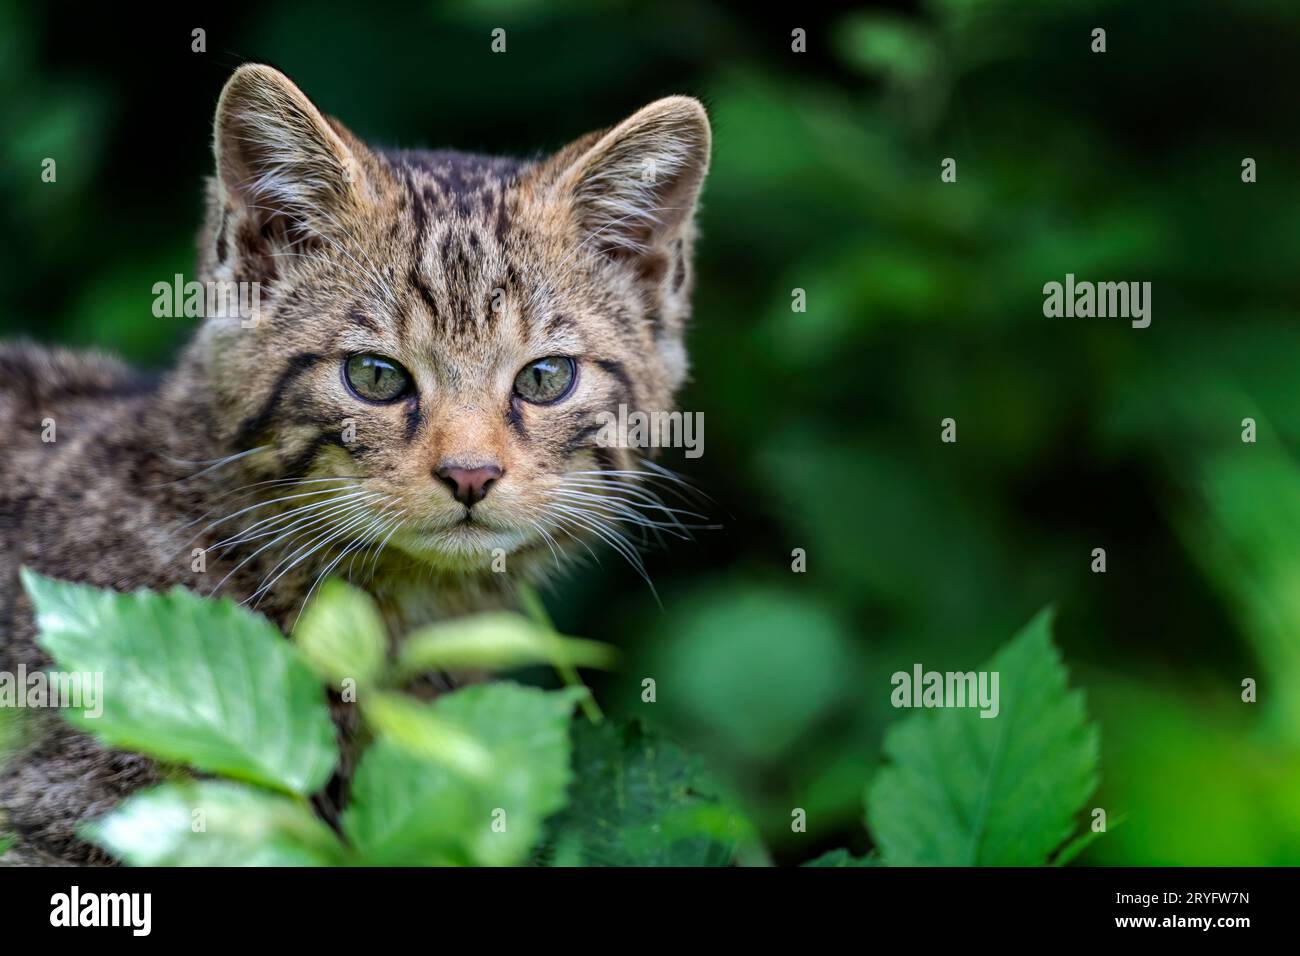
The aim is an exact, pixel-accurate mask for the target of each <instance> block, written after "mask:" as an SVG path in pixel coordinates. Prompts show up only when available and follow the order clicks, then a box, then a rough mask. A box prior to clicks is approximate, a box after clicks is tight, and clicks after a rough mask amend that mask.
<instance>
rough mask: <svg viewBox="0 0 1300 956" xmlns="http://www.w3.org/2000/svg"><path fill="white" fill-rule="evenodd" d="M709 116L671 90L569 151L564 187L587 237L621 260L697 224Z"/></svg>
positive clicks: (652, 251)
mask: <svg viewBox="0 0 1300 956" xmlns="http://www.w3.org/2000/svg"><path fill="white" fill-rule="evenodd" d="M712 138H713V137H712V132H711V131H710V128H709V117H708V114H707V113H705V111H704V107H703V106H702V105H701V104H700V101H699V100H696V99H693V98H691V97H689V96H669V97H665V98H664V99H661V100H656V101H655V102H653V103H651V104H650V105H649V106H646V107H643V108H642V109H640V110H638V111H637V112H636V113H633V114H632V115H631V116H630V117H628V118H627V119H625V120H624V121H623V122H621V123H619V124H618V125H617V126H615V127H614V128H612V129H610V130H609V131H608V132H606V133H604V134H597V135H596V136H594V137H587V138H586V139H583V140H579V141H578V142H577V143H574V144H572V145H571V146H570V147H569V148H568V149H566V150H564V151H562V152H561V153H560V154H559V155H558V156H557V160H560V161H561V162H563V163H565V166H564V168H563V171H562V172H561V173H560V174H559V177H558V179H557V180H556V191H557V195H558V197H559V198H561V200H562V201H564V202H567V203H568V204H569V205H570V208H571V210H572V215H573V218H574V220H576V223H577V225H578V227H579V229H580V230H581V233H582V238H583V241H588V240H589V241H590V245H591V246H592V247H595V248H596V249H597V250H598V251H601V252H604V253H606V254H609V255H611V256H614V257H618V258H629V257H630V258H639V257H646V256H653V255H657V254H658V253H660V252H662V250H664V249H665V248H666V247H667V246H668V244H669V243H671V242H672V241H673V240H674V239H676V238H678V237H680V235H681V233H682V230H683V227H684V226H686V225H687V224H689V223H690V221H691V219H692V216H693V214H694V212H695V205H696V202H697V201H698V199H699V195H700V187H701V186H702V185H703V183H704V176H705V173H707V172H708V168H709V151H710V148H711V144H712Z"/></svg>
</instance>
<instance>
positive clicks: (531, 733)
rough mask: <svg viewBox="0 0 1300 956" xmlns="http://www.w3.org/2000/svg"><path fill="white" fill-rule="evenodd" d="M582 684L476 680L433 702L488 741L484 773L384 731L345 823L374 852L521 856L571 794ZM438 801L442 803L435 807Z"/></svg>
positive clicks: (391, 856) (439, 713) (385, 860)
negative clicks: (462, 768) (436, 757)
mask: <svg viewBox="0 0 1300 956" xmlns="http://www.w3.org/2000/svg"><path fill="white" fill-rule="evenodd" d="M582 693H583V692H582V691H580V690H577V689H573V688H570V689H566V690H562V691H556V692H553V693H546V692H543V691H539V690H535V689H533V688H529V687H522V686H519V685H517V684H510V683H500V684H493V685H487V686H479V687H469V688H466V689H465V690H461V691H458V692H456V693H454V694H448V695H446V696H445V697H441V698H439V699H438V700H436V701H434V702H433V703H432V704H430V705H428V706H429V708H430V710H431V711H432V712H433V714H434V715H435V716H436V717H438V718H440V719H442V720H445V721H446V722H448V723H450V724H452V725H454V726H457V727H459V728H461V729H463V730H464V731H465V732H466V733H467V734H469V735H471V736H472V737H473V738H474V739H475V740H477V741H478V742H479V743H480V745H481V746H482V747H483V748H484V749H485V750H486V751H487V754H488V764H487V766H486V768H485V769H484V771H483V772H482V774H481V775H480V776H479V777H478V779H474V778H471V777H469V776H467V775H465V774H464V773H456V772H455V771H454V770H452V769H451V768H449V767H447V766H444V765H440V764H438V763H436V762H433V761H430V760H422V759H420V758H419V757H418V756H417V755H416V754H414V753H412V752H411V750H410V749H409V748H407V747H402V746H400V745H395V744H394V743H392V742H390V741H385V740H380V741H379V742H378V743H376V744H375V745H374V746H373V747H371V748H370V750H368V751H367V752H366V755H365V757H363V758H362V761H361V765H360V766H359V767H358V768H357V774H356V779H355V780H354V781H353V786H352V803H351V805H350V806H349V808H348V812H347V813H346V814H345V815H344V818H343V829H344V832H345V833H346V834H347V835H348V838H349V839H350V840H351V842H352V843H353V845H354V846H356V847H357V849H358V851H359V852H360V853H361V854H362V855H363V856H364V857H365V858H366V859H367V860H369V861H371V862H374V863H382V864H391V865H410V864H414V863H422V862H423V863H428V862H435V863H449V864H464V863H481V864H488V865H509V864H513V863H519V862H521V861H522V860H523V859H524V858H525V857H526V856H527V854H528V851H529V850H530V849H531V848H532V846H533V844H534V843H535V842H536V841H537V839H538V837H539V836H540V834H541V825H542V821H543V820H544V819H546V817H547V816H549V815H550V814H551V813H553V812H555V811H556V810H558V809H560V807H562V806H563V805H564V802H565V793H566V791H567V789H568V785H569V781H570V779H571V774H572V771H571V769H570V761H569V755H570V746H569V716H570V713H571V711H572V710H573V705H574V704H575V703H576V702H577V699H578V697H579V696H580V695H581V694H582ZM435 808H436V812H430V811H431V810H434V809H435Z"/></svg>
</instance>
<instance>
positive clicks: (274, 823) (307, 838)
mask: <svg viewBox="0 0 1300 956" xmlns="http://www.w3.org/2000/svg"><path fill="white" fill-rule="evenodd" d="M86 836H87V837H88V838H89V839H90V840H91V841H92V842H94V843H96V844H98V845H99V846H101V847H103V848H104V849H105V850H108V851H109V852H110V853H112V854H114V855H115V856H117V857H119V858H120V859H121V860H122V861H123V862H125V863H128V864H130V865H132V866H330V865H337V864H341V863H343V862H346V861H347V859H348V853H347V851H346V849H345V847H344V846H343V844H342V843H340V842H339V840H338V838H337V837H336V836H335V835H334V832H333V831H332V830H331V829H330V828H329V827H328V826H326V825H325V824H324V823H323V822H322V821H321V820H320V819H319V818H317V817H316V816H315V815H314V814H313V813H312V810H311V808H310V806H308V805H307V804H306V803H304V802H302V801H300V800H294V799H291V798H289V797H283V796H279V795H277V794H273V793H269V792H267V791H265V790H257V789H254V788H252V787H249V786H245V785H242V784H238V783H230V782H227V781H220V780H201V781H188V782H184V783H171V784H164V785H162V786H159V787H153V788H151V789H149V790H145V791H143V792H141V793H139V794H136V795H135V796H133V797H129V798H127V799H126V800H125V801H124V802H123V803H122V804H121V805H120V806H119V807H118V808H117V809H116V810H114V811H113V812H112V813H110V814H109V815H108V816H107V817H106V818H104V819H103V820H102V821H99V822H97V823H93V824H91V825H89V826H88V827H87V828H86Z"/></svg>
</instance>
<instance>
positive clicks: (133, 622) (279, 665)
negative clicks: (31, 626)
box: [22, 569, 338, 794]
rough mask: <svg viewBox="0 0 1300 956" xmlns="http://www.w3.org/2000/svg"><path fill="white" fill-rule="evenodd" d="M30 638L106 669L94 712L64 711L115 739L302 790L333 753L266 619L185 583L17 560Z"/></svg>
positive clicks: (310, 697)
mask: <svg viewBox="0 0 1300 956" xmlns="http://www.w3.org/2000/svg"><path fill="white" fill-rule="evenodd" d="M22 576H23V585H24V586H25V587H26V589H27V593H28V595H30V597H31V599H32V604H33V606H34V607H35V609H36V623H37V627H38V628H39V631H40V633H39V636H38V641H39V643H40V645H41V646H42V647H43V648H44V649H45V650H46V651H47V652H49V654H50V656H51V657H53V658H54V660H55V661H56V662H57V665H58V667H59V668H60V669H61V670H65V671H77V672H83V673H101V674H103V675H104V693H103V713H102V714H101V715H100V716H98V717H89V716H87V715H85V714H83V713H81V712H79V711H72V710H64V711H62V714H63V715H64V716H65V717H66V718H67V719H68V720H69V721H71V722H72V723H74V724H76V725H77V726H78V727H80V728H81V729H83V730H85V731H87V732H88V733H91V734H93V735H95V736H96V737H98V738H99V739H100V740H102V741H103V742H105V743H107V744H108V745H110V746H112V747H117V748H120V749H123V750H131V751H136V752H139V753H144V754H148V755H150V756H153V757H157V758H160V759H162V760H165V761H170V762H176V763H183V764H187V765H189V766H191V767H194V768H196V769H199V770H205V771H209V772H211V773H218V774H222V775H224V776H228V777H233V778H236V779H240V780H248V781H251V782H254V783H259V784H263V785H265V786H268V787H272V788H275V789H278V790H284V791H288V792H290V793H298V794H307V793H312V792H313V791H315V790H318V789H319V788H320V787H321V786H322V785H323V784H324V783H325V781H326V780H328V779H329V776H330V774H331V772H332V771H333V768H334V765H335V763H336V762H337V760H338V751H337V747H336V745H335V739H334V725H333V723H332V722H331V721H330V715H329V710H328V707H327V706H326V703H325V695H324V692H323V690H322V688H321V686H320V684H319V683H317V680H316V677H315V675H313V674H312V672H311V670H310V669H309V668H308V667H307V666H306V664H304V663H303V662H302V661H301V660H300V659H299V657H298V655H297V652H296V651H295V650H294V648H293V647H292V646H291V645H290V644H289V642H288V641H287V640H285V638H284V637H283V635H281V634H280V632H279V631H278V630H277V629H276V628H275V626H274V625H272V624H271V623H270V622H269V621H267V620H266V619H265V618H263V617H262V616H260V615H258V614H254V613H253V612H251V611H248V610H246V609H244V608H241V607H238V606H237V605H235V604H234V603H233V602H231V601H229V600H220V601H214V600H210V599H207V598H202V597H199V596H198V595H196V594H192V593H190V592H189V591H186V590H184V589H182V588H175V589H173V590H172V591H170V592H168V593H166V594H160V593H151V592H147V591H138V592H135V593H133V594H119V593H117V592H114V591H102V590H99V589H97V588H92V587H87V586H85V585H80V584H71V583H68V582H65V581H56V580H54V579H52V578H46V577H43V576H41V575H39V574H34V573H32V572H30V571H27V570H25V569H24V571H23V575H22Z"/></svg>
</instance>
